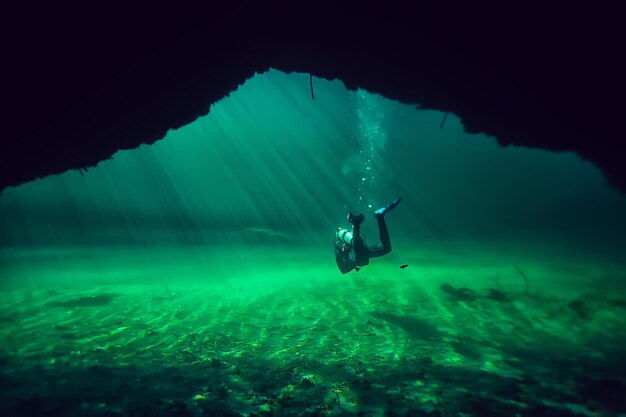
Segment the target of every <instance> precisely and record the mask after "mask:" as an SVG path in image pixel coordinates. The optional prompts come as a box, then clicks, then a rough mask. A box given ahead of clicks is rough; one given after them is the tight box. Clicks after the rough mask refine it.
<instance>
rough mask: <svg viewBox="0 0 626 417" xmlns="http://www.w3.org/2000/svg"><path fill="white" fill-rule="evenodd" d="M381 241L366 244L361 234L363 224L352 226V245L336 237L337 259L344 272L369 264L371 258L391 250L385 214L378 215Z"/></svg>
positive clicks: (340, 268)
mask: <svg viewBox="0 0 626 417" xmlns="http://www.w3.org/2000/svg"><path fill="white" fill-rule="evenodd" d="M376 220H377V222H378V233H379V236H380V243H376V244H374V245H366V244H365V242H364V241H363V237H362V236H361V225H360V224H357V225H354V226H353V228H352V236H353V237H352V246H349V245H347V244H345V243H344V242H343V241H342V240H341V239H339V238H335V242H334V245H335V260H336V261H337V266H338V267H339V270H340V271H341V273H342V274H347V273H348V272H350V271H352V270H353V269H355V268H356V267H361V266H365V265H368V264H369V263H370V262H369V260H370V258H378V257H379V256H383V255H386V254H388V253H389V252H391V238H390V237H389V231H388V230H387V223H385V216H376Z"/></svg>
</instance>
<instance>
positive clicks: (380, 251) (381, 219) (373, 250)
mask: <svg viewBox="0 0 626 417" xmlns="http://www.w3.org/2000/svg"><path fill="white" fill-rule="evenodd" d="M400 201H402V198H398V199H397V200H395V201H394V202H392V203H391V204H389V205H388V206H386V207H383V208H381V209H378V210H376V211H375V212H374V216H375V217H376V221H377V222H378V235H379V236H380V243H378V244H375V245H368V247H367V250H368V255H369V257H370V258H378V257H379V256H383V255H387V254H388V253H389V252H391V238H390V237H389V230H388V229H387V223H386V222H385V214H387V213H388V212H389V211H391V210H393V209H394V208H396V206H397V205H398V204H400Z"/></svg>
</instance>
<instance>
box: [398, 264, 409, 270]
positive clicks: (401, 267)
mask: <svg viewBox="0 0 626 417" xmlns="http://www.w3.org/2000/svg"><path fill="white" fill-rule="evenodd" d="M407 266H409V264H404V265H400V269H404V268H406V267H407Z"/></svg>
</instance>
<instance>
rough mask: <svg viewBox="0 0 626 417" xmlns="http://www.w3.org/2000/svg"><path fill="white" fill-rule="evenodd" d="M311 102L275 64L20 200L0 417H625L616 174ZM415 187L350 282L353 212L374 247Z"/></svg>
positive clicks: (337, 94) (2, 205) (305, 84)
mask: <svg viewBox="0 0 626 417" xmlns="http://www.w3.org/2000/svg"><path fill="white" fill-rule="evenodd" d="M313 88H314V92H315V99H314V100H313V99H312V98H311V90H310V84H309V76H308V75H304V74H289V75H287V74H284V73H280V72H277V71H270V72H268V73H265V74H260V75H257V76H255V77H254V78H253V79H250V80H247V81H246V82H245V83H244V84H243V85H242V86H240V88H239V89H238V90H237V91H235V92H233V93H232V94H231V95H230V96H229V97H226V98H224V99H223V100H222V101H220V102H218V103H215V104H214V105H213V106H212V108H211V111H210V112H209V114H208V115H206V116H203V117H200V118H198V119H197V120H196V121H194V122H193V123H191V124H189V125H188V126H185V127H183V128H181V129H179V130H176V131H171V132H169V133H168V134H167V135H166V136H165V138H163V139H162V140H160V141H159V142H157V143H155V144H153V145H150V146H148V145H143V146H141V147H139V148H138V149H131V150H121V151H119V152H117V153H116V154H115V155H114V156H113V158H112V159H110V160H107V161H102V162H100V163H99V164H98V166H97V167H92V168H89V169H87V170H86V171H82V172H79V171H70V172H66V173H64V174H62V175H56V176H51V177H47V178H44V179H39V180H36V181H33V182H31V183H28V184H24V185H21V186H19V187H12V188H8V189H6V190H4V191H3V193H2V194H1V195H0V274H1V281H0V286H1V288H2V292H0V298H1V299H2V303H1V304H0V305H1V306H2V307H1V310H0V323H1V327H0V336H1V339H0V340H1V342H0V366H1V367H2V377H1V379H0V386H1V387H2V390H3V392H5V396H6V401H3V402H2V407H3V411H4V413H3V415H107V416H111V415H137V416H139V415H181V416H183V415H245V416H253V415H265V416H269V415H307V416H309V415H376V416H378V415H380V416H383V415H419V413H422V414H423V415H431V414H432V415H442V414H444V415H448V414H449V415H456V414H458V413H465V414H466V415H515V414H517V415H537V414H540V413H545V414H544V415H548V414H549V415H580V414H583V415H613V414H617V413H620V412H621V413H624V412H626V409H625V408H624V407H623V406H622V405H621V402H620V400H619V395H620V394H619V393H621V392H622V390H623V388H624V387H626V372H625V371H626V370H624V369H623V365H622V364H623V363H626V362H624V357H623V356H624V355H623V354H622V352H621V351H622V349H621V346H623V344H624V342H625V341H626V329H624V326H623V322H624V319H626V265H625V262H624V255H623V254H624V253H625V249H626V197H625V196H623V195H620V194H618V193H616V192H615V191H614V190H612V189H610V188H609V187H608V186H607V185H606V182H605V180H604V178H603V177H602V174H601V172H600V170H599V169H598V168H597V167H595V166H593V165H592V164H590V163H589V162H586V161H583V160H581V159H580V158H579V157H578V156H577V155H575V154H572V153H552V152H547V151H543V150H536V149H524V148H515V147H508V148H502V147H500V146H499V145H498V144H497V142H496V140H495V139H494V138H491V137H486V136H484V135H469V134H466V133H464V131H463V126H462V123H461V121H460V120H459V119H458V118H457V117H456V116H454V115H452V114H450V115H448V116H447V117H445V120H444V115H443V114H442V113H440V112H436V111H428V110H420V109H418V108H415V106H408V105H403V104H400V103H397V102H394V101H392V100H389V99H386V98H384V97H381V96H378V95H376V94H372V93H369V92H367V91H364V90H358V91H348V90H346V89H345V87H344V86H343V84H342V83H341V82H340V81H336V80H335V81H327V80H322V79H318V78H313ZM164 105H167V104H166V103H164ZM398 196H402V197H403V201H402V203H401V204H400V205H399V206H398V207H397V208H396V209H395V210H394V211H392V212H390V213H389V214H388V215H387V223H388V225H389V229H390V233H391V239H392V243H393V251H392V253H390V254H389V255H387V256H385V257H383V258H379V259H373V260H372V261H371V264H370V265H369V266H367V267H365V268H363V269H362V270H361V271H359V272H352V273H350V274H348V275H341V274H340V273H339V271H338V269H337V267H336V265H335V260H334V254H333V249H332V245H331V242H332V237H333V234H334V231H335V229H336V228H337V227H338V226H344V227H345V226H347V222H346V214H347V212H348V211H355V212H364V213H365V214H366V219H367V220H366V222H365V224H364V226H363V231H364V234H365V236H366V241H367V243H375V242H376V241H377V239H378V236H377V230H376V222H375V221H374V219H373V211H374V210H375V209H377V208H379V207H381V206H382V205H384V204H387V203H389V202H390V201H392V200H393V199H395V198H396V197H398ZM405 264H406V265H408V267H406V268H404V269H401V268H400V265H405ZM444 284H448V286H445V285H444ZM450 288H452V290H450ZM446 289H447V290H446ZM220 413H221V414H220ZM228 413H231V414H228ZM359 413H361V414H359ZM437 413H439V414H437ZM489 413H491V414H489ZM557 413H561V414H557Z"/></svg>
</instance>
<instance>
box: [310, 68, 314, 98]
mask: <svg viewBox="0 0 626 417" xmlns="http://www.w3.org/2000/svg"><path fill="white" fill-rule="evenodd" d="M309 85H310V86H311V100H315V93H314V92H313V74H309Z"/></svg>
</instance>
